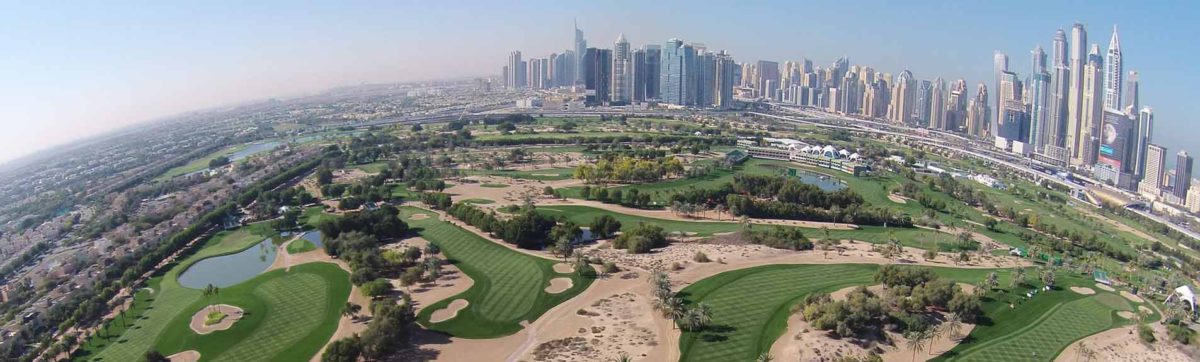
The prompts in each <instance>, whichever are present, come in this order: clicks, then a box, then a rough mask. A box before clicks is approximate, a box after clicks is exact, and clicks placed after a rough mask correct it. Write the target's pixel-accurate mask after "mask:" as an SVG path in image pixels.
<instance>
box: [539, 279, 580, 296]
mask: <svg viewBox="0 0 1200 362" xmlns="http://www.w3.org/2000/svg"><path fill="white" fill-rule="evenodd" d="M573 285H574V283H573V282H571V278H554V279H550V286H548V287H546V289H545V290H546V293H550V294H558V293H562V292H565V291H567V289H571V286H573Z"/></svg>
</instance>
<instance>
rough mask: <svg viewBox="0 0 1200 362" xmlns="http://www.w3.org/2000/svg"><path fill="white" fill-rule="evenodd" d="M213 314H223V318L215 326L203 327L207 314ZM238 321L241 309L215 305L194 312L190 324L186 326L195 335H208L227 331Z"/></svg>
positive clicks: (226, 305)
mask: <svg viewBox="0 0 1200 362" xmlns="http://www.w3.org/2000/svg"><path fill="white" fill-rule="evenodd" d="M213 312H220V313H225V318H223V319H221V321H220V322H217V323H215V324H209V325H205V324H204V321H205V319H207V317H208V314H209V313H213ZM239 319H242V308H238V307H235V306H232V305H228V304H217V305H210V306H207V307H204V309H201V310H198V311H196V314H193V315H192V322H191V323H188V326H190V327H192V332H196V334H209V333H212V332H216V331H223V330H226V329H229V327H233V324H234V323H236V322H237V321H238V320H239Z"/></svg>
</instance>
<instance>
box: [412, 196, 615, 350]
mask: <svg viewBox="0 0 1200 362" xmlns="http://www.w3.org/2000/svg"><path fill="white" fill-rule="evenodd" d="M400 211H401V218H403V219H404V220H406V222H408V223H409V225H410V226H412V227H413V228H414V229H415V230H416V231H417V232H418V233H419V234H420V235H421V237H423V238H425V239H426V240H429V241H430V242H432V243H434V244H436V245H437V246H439V247H441V249H442V252H443V253H445V255H446V257H447V258H448V259H449V260H450V262H451V263H454V264H455V265H456V266H457V267H458V268H459V269H461V270H462V271H463V272H464V273H466V274H467V275H468V276H470V277H471V279H472V280H474V284H472V285H471V288H470V289H467V290H466V291H465V292H462V293H460V294H458V295H455V296H452V297H449V298H446V299H444V300H442V301H439V302H437V303H433V304H431V305H429V306H427V307H425V308H423V309H422V310H421V313H420V315H419V316H418V317H417V318H418V321H420V322H421V324H423V325H425V326H426V327H428V328H430V329H433V330H436V331H441V332H446V333H449V334H451V335H454V336H456V337H463V338H495V337H501V336H506V335H509V334H513V333H516V332H518V331H520V330H521V328H522V327H521V325H520V324H519V323H520V322H522V321H530V322H532V321H534V320H536V319H537V318H538V317H539V316H541V315H542V314H543V313H545V312H546V311H547V310H549V309H550V308H552V307H554V306H555V305H558V304H559V303H562V302H564V301H566V300H568V299H570V298H571V297H574V296H575V295H577V294H579V293H580V292H583V291H584V290H586V289H587V288H588V286H590V285H591V284H592V278H591V277H584V276H580V275H579V274H571V276H570V278H571V282H572V284H573V286H572V287H571V288H570V289H567V290H566V291H564V292H562V293H558V294H550V293H546V291H545V290H543V289H544V288H545V287H546V285H549V284H550V279H553V278H556V277H562V275H560V274H558V273H555V272H554V264H556V263H558V261H555V260H550V259H544V258H539V257H535V256H531V255H528V254H524V253H521V252H518V251H514V250H512V249H509V248H508V247H505V246H503V245H499V244H496V243H494V242H492V241H490V240H487V239H484V238H482V237H480V236H479V235H475V234H474V233H472V232H470V231H467V230H464V229H462V228H460V227H458V226H454V225H451V224H449V223H447V222H445V221H441V220H438V219H437V218H425V219H413V218H412V217H411V216H412V215H413V214H418V213H424V214H429V215H433V212H432V211H428V210H424V209H419V208H415V207H410V206H406V207H402V208H401V209H400ZM456 299H465V300H467V301H468V302H469V306H468V307H467V308H466V309H463V310H461V311H459V312H458V314H457V315H456V316H455V317H454V318H452V319H450V320H447V321H444V322H439V323H431V322H430V321H429V319H430V316H432V314H433V312H434V311H436V310H439V309H443V308H446V307H447V306H448V305H449V304H450V302H451V301H453V300H456Z"/></svg>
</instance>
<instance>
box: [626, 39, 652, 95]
mask: <svg viewBox="0 0 1200 362" xmlns="http://www.w3.org/2000/svg"><path fill="white" fill-rule="evenodd" d="M629 65H630V67H629V83H630V88H631V90H630V92H629V93H630V100H631V101H633V102H644V101H645V100H646V80H647V79H646V76H647V75H649V74H648V73H649V72H647V69H646V50H645V49H634V50H631V51H630V52H629ZM655 83H658V81H657V79H655Z"/></svg>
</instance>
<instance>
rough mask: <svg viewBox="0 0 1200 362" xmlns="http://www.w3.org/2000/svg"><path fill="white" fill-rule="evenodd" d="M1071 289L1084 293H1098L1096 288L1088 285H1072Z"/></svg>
mask: <svg viewBox="0 0 1200 362" xmlns="http://www.w3.org/2000/svg"><path fill="white" fill-rule="evenodd" d="M1071 291H1072V292H1075V293H1079V294H1083V295H1092V294H1096V290H1095V289H1092V288H1088V287H1071Z"/></svg>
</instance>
